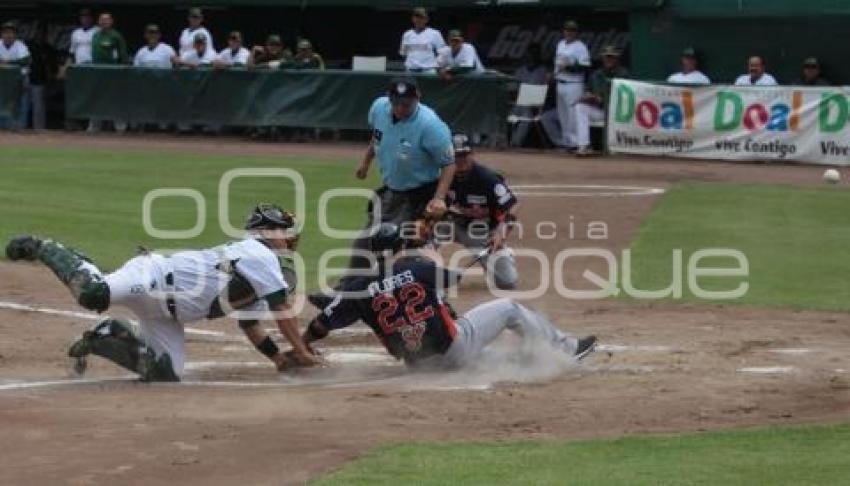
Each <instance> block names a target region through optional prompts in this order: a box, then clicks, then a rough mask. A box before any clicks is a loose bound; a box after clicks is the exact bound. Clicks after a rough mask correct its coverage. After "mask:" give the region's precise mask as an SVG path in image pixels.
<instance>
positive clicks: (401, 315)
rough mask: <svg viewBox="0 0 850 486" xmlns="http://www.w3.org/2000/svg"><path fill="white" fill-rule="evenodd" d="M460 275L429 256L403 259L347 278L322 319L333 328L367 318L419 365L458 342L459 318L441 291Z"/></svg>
mask: <svg viewBox="0 0 850 486" xmlns="http://www.w3.org/2000/svg"><path fill="white" fill-rule="evenodd" d="M458 279H459V274H458V273H456V272H453V271H450V270H447V269H444V268H442V267H438V266H437V265H436V264H435V263H434V262H433V261H431V260H429V259H426V258H421V257H408V258H404V259H400V260H398V261H396V262H395V263H394V264H393V266H392V270H391V271H390V272H385V271H382V272H380V274H379V275H377V276H369V277H352V278H347V279H345V281H344V283H343V286H342V288H340V289H339V290H340V291H341V292H340V293H339V294H338V295H337V296H336V298H335V299H334V300H333V301H332V302H331V303H330V304H329V305H328V306H327V307H325V309H324V311H322V313H321V314H319V316H318V317H317V319H318V321H319V323H320V324H322V325H323V326H324V327H325V328H327V329H329V330H331V331H332V330H334V329H340V328H343V327H347V326H350V325H351V324H354V323H355V322H357V320H358V319H360V320H363V322H365V323H366V325H368V326H369V327H370V328H372V331H374V333H375V334H376V335H377V336H378V338H379V339H380V340H381V342H382V343H383V344H384V346H385V347H386V348H387V351H389V353H390V354H392V355H393V356H395V357H396V358H398V359H403V360H404V361H405V362H406V363H407V364H414V363H416V362H417V361H419V360H421V359H424V358H427V357H429V356H433V355H435V354H444V353H445V352H446V351H447V350H448V349H449V346H450V345H451V344H452V341H454V339H455V334H456V328H455V322H454V319H452V317H451V315H450V314H449V310H448V308H447V307H446V305H445V304H444V303H443V300H442V298H441V297H440V294H439V292H438V289H441V288H446V287H449V286H451V285H454V284H455V283H456V282H457V281H458Z"/></svg>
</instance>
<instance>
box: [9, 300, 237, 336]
mask: <svg viewBox="0 0 850 486" xmlns="http://www.w3.org/2000/svg"><path fill="white" fill-rule="evenodd" d="M0 308H2V309H10V310H17V311H23V312H37V313H40V314H49V315H54V316H63V317H73V318H75V319H86V320H91V321H97V320H101V319H105V318H106V317H107V316H105V315H99V314H93V313H91V312H77V311H70V310H62V309H51V308H49V307H40V306H32V305H26V304H18V303H16V302H4V301H0ZM130 322H131V323H133V324H137V323H136V321H133V320H131V321H130ZM185 332H186V334H190V335H193V336H204V337H215V338H220V339H227V338H230V337H231V336H228V335H227V334H225V333H223V332H221V331H211V330H209V329H198V328H194V327H187V328H185ZM241 340H242V339H240V341H241Z"/></svg>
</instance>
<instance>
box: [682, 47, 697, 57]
mask: <svg viewBox="0 0 850 486" xmlns="http://www.w3.org/2000/svg"><path fill="white" fill-rule="evenodd" d="M682 57H697V51H696V49H694V48H693V47H686V48H684V49H682Z"/></svg>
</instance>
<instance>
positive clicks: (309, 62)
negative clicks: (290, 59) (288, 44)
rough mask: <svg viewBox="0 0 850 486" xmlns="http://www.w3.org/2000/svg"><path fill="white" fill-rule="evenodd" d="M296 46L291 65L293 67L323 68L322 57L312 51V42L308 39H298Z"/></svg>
mask: <svg viewBox="0 0 850 486" xmlns="http://www.w3.org/2000/svg"><path fill="white" fill-rule="evenodd" d="M297 47H298V50H297V51H296V52H295V60H294V66H293V67H294V68H295V69H325V61H324V59H322V56H320V55H319V54H317V53H316V52H314V51H313V44H312V43H311V42H310V41H309V40H307V39H301V40H299V41H298V45H297Z"/></svg>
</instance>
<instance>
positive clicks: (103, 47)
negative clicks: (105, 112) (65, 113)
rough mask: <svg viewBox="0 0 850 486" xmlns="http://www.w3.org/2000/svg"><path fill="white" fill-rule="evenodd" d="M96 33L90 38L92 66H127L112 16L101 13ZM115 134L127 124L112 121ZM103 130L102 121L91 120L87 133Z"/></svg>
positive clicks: (123, 49)
mask: <svg viewBox="0 0 850 486" xmlns="http://www.w3.org/2000/svg"><path fill="white" fill-rule="evenodd" d="M97 25H98V31H97V32H96V33H95V34H94V37H92V45H91V57H92V63H94V64H127V63H128V62H129V58H128V56H127V42H126V41H125V40H124V36H123V35H121V33H120V32H118V31H117V30H115V29H114V28H113V20H112V14H110V13H109V12H103V13H102V14H100V16H99V17H98V18H97ZM112 123H113V125H114V128H115V131H116V132H124V131H125V130H126V129H127V123H126V122H125V121H122V120H113V122H112ZM102 128H103V121H102V120H91V121H90V122H89V127H88V131H89V132H97V131H99V130H101V129H102Z"/></svg>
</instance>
